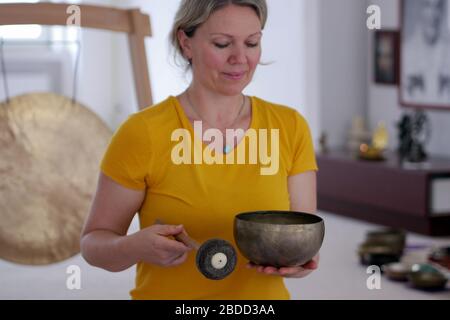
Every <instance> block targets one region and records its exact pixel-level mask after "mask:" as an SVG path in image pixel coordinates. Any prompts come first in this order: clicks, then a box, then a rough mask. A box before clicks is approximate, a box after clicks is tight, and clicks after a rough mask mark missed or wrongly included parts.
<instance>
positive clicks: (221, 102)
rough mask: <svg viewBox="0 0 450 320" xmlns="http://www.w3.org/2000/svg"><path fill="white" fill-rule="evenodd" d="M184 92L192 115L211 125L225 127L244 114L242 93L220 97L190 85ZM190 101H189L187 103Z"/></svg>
mask: <svg viewBox="0 0 450 320" xmlns="http://www.w3.org/2000/svg"><path fill="white" fill-rule="evenodd" d="M186 91H187V92H185V94H186V97H187V99H188V102H189V103H190V108H192V109H194V114H197V115H198V116H199V117H201V119H200V120H204V121H206V122H208V123H209V124H211V125H216V126H219V127H221V126H225V125H229V124H232V122H235V120H239V119H237V118H239V117H238V115H239V113H240V116H242V115H243V114H244V112H242V111H244V110H241V109H242V108H244V107H245V104H244V105H243V103H244V102H245V100H244V96H243V95H242V93H240V94H237V95H232V96H225V95H221V94H218V93H215V92H212V91H208V90H205V89H201V88H199V87H197V86H195V85H194V84H192V85H191V86H190V87H189V88H188V89H187V90H186ZM189 100H190V101H189Z"/></svg>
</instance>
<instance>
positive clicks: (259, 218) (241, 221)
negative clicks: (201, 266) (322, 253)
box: [234, 211, 325, 268]
mask: <svg viewBox="0 0 450 320" xmlns="http://www.w3.org/2000/svg"><path fill="white" fill-rule="evenodd" d="M324 234H325V225H324V222H323V219H322V218H320V217H318V216H316V215H312V214H308V213H301V212H293V211H255V212H246V213H241V214H238V215H237V216H236V217H235V219H234V239H235V241H236V245H237V247H238V249H239V251H240V252H241V253H242V255H243V256H244V257H246V258H247V259H248V260H250V261H251V262H253V263H254V264H257V265H264V266H273V267H277V268H280V267H295V266H300V265H303V264H305V263H306V262H308V261H309V260H311V258H313V257H314V256H315V255H316V254H317V252H318V251H319V249H320V247H321V246H322V242H323V237H324Z"/></svg>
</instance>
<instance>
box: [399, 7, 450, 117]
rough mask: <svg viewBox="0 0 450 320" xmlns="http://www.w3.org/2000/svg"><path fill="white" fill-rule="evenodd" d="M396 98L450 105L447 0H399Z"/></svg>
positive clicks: (415, 104) (418, 104)
mask: <svg viewBox="0 0 450 320" xmlns="http://www.w3.org/2000/svg"><path fill="white" fill-rule="evenodd" d="M400 16H401V17H400V21H401V29H400V81H399V100H400V105H401V106H403V107H410V108H416V109H428V108H429V109H441V110H448V109H450V0H401V9H400Z"/></svg>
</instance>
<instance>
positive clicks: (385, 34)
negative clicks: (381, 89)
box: [373, 30, 400, 85]
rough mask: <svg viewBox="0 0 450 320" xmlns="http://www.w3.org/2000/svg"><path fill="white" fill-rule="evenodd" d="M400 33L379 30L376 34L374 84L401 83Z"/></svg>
mask: <svg viewBox="0 0 450 320" xmlns="http://www.w3.org/2000/svg"><path fill="white" fill-rule="evenodd" d="M399 49H400V48H399V32H398V31H396V30H377V31H376V32H375V34H374V54H373V57H374V61H373V66H374V82H375V83H377V84H383V85H397V84H398V81H399Z"/></svg>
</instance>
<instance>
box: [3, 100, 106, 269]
mask: <svg viewBox="0 0 450 320" xmlns="http://www.w3.org/2000/svg"><path fill="white" fill-rule="evenodd" d="M111 135H112V132H111V130H110V129H109V128H108V127H107V126H106V125H105V124H104V123H103V122H102V121H101V120H100V118H99V117H98V116H96V115H95V114H94V113H93V112H91V111H90V110H89V109H87V108H86V107H84V106H82V105H80V104H77V103H74V104H73V103H72V101H71V100H70V99H68V98H66V97H63V96H59V95H55V94H51V93H38V94H26V95H22V96H18V97H15V98H13V99H11V100H10V103H1V104H0V258H3V259H5V260H9V261H12V262H16V263H22V264H31V265H40V264H50V263H54V262H58V261H62V260H65V259H67V258H69V257H71V256H73V255H75V254H77V253H78V252H79V251H80V244H79V243H80V233H81V229H82V226H83V222H84V219H85V217H86V215H87V214H88V211H89V207H90V202H91V200H92V196H93V194H94V193H95V188H96V182H97V178H98V172H99V164H100V161H101V158H102V156H103V153H104V152H105V150H106V147H107V145H108V143H109V140H110V138H111Z"/></svg>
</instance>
